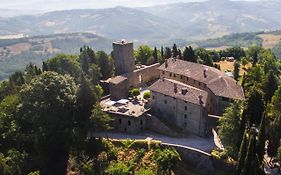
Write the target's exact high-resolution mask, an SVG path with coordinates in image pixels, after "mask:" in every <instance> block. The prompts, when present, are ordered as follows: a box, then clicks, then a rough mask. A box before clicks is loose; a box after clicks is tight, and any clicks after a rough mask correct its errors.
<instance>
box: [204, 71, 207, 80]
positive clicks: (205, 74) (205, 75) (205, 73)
mask: <svg viewBox="0 0 281 175" xmlns="http://www.w3.org/2000/svg"><path fill="white" fill-rule="evenodd" d="M207 70H208V69H204V77H205V78H207Z"/></svg>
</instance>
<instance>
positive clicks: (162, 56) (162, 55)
mask: <svg viewBox="0 0 281 175" xmlns="http://www.w3.org/2000/svg"><path fill="white" fill-rule="evenodd" d="M161 58H162V60H163V59H164V48H163V46H161Z"/></svg>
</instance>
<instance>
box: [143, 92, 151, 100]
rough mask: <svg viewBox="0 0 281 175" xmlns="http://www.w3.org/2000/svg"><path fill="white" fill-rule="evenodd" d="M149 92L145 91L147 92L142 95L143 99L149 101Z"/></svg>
mask: <svg viewBox="0 0 281 175" xmlns="http://www.w3.org/2000/svg"><path fill="white" fill-rule="evenodd" d="M150 94H151V93H150V91H147V92H144V94H143V98H144V99H149V98H150Z"/></svg>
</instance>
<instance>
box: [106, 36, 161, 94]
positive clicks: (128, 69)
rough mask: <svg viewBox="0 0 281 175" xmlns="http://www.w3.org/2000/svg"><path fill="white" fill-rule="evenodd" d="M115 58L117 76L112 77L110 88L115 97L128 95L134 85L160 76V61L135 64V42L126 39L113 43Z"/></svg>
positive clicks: (139, 84) (136, 85)
mask: <svg viewBox="0 0 281 175" xmlns="http://www.w3.org/2000/svg"><path fill="white" fill-rule="evenodd" d="M113 59H114V64H115V69H116V73H117V76H115V77H112V78H110V80H109V89H110V95H111V97H112V98H113V99H122V98H126V97H127V96H128V91H129V90H130V88H132V87H139V86H141V85H144V84H145V83H147V82H149V81H151V80H155V79H157V78H159V70H158V67H159V66H160V64H159V63H156V64H152V65H149V66H145V65H140V66H136V65H135V58H134V50H133V43H131V42H126V41H124V40H122V41H118V42H114V43H113Z"/></svg>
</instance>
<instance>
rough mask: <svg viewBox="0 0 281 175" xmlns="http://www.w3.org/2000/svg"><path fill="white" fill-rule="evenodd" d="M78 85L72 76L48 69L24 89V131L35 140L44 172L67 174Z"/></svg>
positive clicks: (22, 98)
mask: <svg viewBox="0 0 281 175" xmlns="http://www.w3.org/2000/svg"><path fill="white" fill-rule="evenodd" d="M77 89H78V88H77V86H76V84H75V82H74V80H73V78H71V77H70V76H68V75H65V76H63V75H59V74H57V73H54V72H44V73H43V74H41V75H39V76H38V77H36V78H35V79H34V80H32V81H31V83H30V84H28V85H25V87H24V88H23V89H22V90H21V92H20V97H21V101H22V103H21V106H20V109H19V115H20V116H21V117H20V118H18V119H17V123H18V125H19V126H20V131H19V132H20V133H21V134H22V135H23V137H25V138H26V141H27V142H30V143H32V144H33V145H34V146H35V147H34V148H35V150H34V151H35V152H36V154H37V156H38V160H37V161H39V164H40V167H41V169H40V172H42V174H43V175H44V174H66V168H67V161H68V158H69V150H70V147H71V145H72V140H73V135H72V129H73V128H74V124H75V123H76V122H75V120H74V119H75V117H74V114H75V113H74V111H75V108H74V105H75V102H76V92H77Z"/></svg>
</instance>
